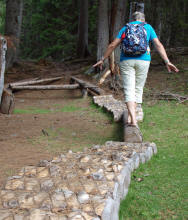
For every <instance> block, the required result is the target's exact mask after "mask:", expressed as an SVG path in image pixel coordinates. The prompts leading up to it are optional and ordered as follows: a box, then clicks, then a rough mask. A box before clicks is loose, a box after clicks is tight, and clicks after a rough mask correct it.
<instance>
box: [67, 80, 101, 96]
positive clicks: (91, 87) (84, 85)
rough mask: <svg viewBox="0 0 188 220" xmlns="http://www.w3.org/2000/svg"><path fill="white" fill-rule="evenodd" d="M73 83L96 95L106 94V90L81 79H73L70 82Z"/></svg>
mask: <svg viewBox="0 0 188 220" xmlns="http://www.w3.org/2000/svg"><path fill="white" fill-rule="evenodd" d="M70 82H71V83H78V84H79V85H80V87H81V88H84V89H86V88H87V89H88V90H91V91H93V92H95V93H96V94H98V95H102V94H104V93H105V92H104V90H103V89H101V88H99V87H98V86H95V85H93V84H91V83H89V82H86V81H83V80H81V79H78V78H76V77H71V80H70Z"/></svg>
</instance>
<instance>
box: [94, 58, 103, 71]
mask: <svg viewBox="0 0 188 220" xmlns="http://www.w3.org/2000/svg"><path fill="white" fill-rule="evenodd" d="M103 63H104V60H99V61H98V62H97V63H96V64H94V65H93V67H96V66H99V68H100V70H102V66H103Z"/></svg>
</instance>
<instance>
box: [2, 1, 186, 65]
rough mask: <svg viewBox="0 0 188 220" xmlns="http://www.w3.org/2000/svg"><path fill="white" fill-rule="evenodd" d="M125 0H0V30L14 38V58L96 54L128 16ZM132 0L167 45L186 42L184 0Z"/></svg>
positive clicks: (124, 22) (60, 57)
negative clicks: (135, 0)
mask: <svg viewBox="0 0 188 220" xmlns="http://www.w3.org/2000/svg"><path fill="white" fill-rule="evenodd" d="M130 2H131V1H130V0H7V1H5V0H0V33H1V34H2V35H7V36H11V37H15V38H16V42H19V43H16V47H19V48H20V49H19V57H21V58H23V59H26V58H27V59H28V58H29V59H41V58H50V59H53V60H59V61H64V60H66V59H69V58H74V57H87V56H92V57H95V58H96V59H100V58H101V56H102V55H103V53H104V50H105V49H106V47H107V45H108V44H109V42H111V41H112V40H113V39H114V38H115V36H116V35H117V33H118V31H119V30H120V29H121V28H122V27H123V26H124V25H125V24H126V23H127V22H128V21H129V13H130ZM137 2H140V3H144V6H145V14H146V21H147V22H148V23H150V24H151V25H152V26H153V27H154V28H155V30H156V32H157V34H158V37H159V38H160V40H161V41H162V43H163V44H164V46H165V47H166V48H168V47H185V46H188V38H187V37H186V36H187V34H188V1H187V0H158V1H154V0H145V1H137ZM13 19H15V20H16V19H17V22H16V23H15V22H13ZM18 32H19V33H18ZM18 44H19V45H18ZM17 55H18V51H17V54H16V57H18V56H17ZM117 59H118V57H116V60H117ZM14 60H15V58H14V59H13V60H12V61H11V63H10V65H11V64H12V63H13V61H14Z"/></svg>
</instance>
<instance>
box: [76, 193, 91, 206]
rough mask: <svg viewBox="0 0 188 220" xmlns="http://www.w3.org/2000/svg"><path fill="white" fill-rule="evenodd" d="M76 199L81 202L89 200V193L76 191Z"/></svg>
mask: <svg viewBox="0 0 188 220" xmlns="http://www.w3.org/2000/svg"><path fill="white" fill-rule="evenodd" d="M78 201H79V202H80V203H81V204H83V203H87V202H88V201H89V195H88V194H87V193H86V192H79V193H78Z"/></svg>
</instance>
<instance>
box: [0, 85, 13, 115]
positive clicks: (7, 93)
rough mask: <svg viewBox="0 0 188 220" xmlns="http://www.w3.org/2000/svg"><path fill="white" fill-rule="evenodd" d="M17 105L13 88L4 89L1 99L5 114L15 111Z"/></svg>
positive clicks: (0, 110) (0, 109)
mask: <svg viewBox="0 0 188 220" xmlns="http://www.w3.org/2000/svg"><path fill="white" fill-rule="evenodd" d="M14 106H15V100H14V95H13V93H12V90H11V89H4V90H3V94H2V99H1V107H0V112H1V113H3V114H11V113H13V110H14Z"/></svg>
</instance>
